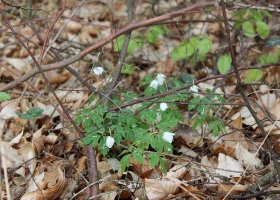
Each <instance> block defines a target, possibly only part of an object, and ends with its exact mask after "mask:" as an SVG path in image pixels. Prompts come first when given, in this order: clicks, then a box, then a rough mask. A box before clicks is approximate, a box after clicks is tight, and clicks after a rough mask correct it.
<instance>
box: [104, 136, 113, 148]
mask: <svg viewBox="0 0 280 200" xmlns="http://www.w3.org/2000/svg"><path fill="white" fill-rule="evenodd" d="M114 143H115V139H114V138H113V137H111V136H108V137H107V138H106V146H107V147H108V148H109V149H110V148H112V146H113V145H114Z"/></svg>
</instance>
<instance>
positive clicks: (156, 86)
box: [150, 80, 159, 89]
mask: <svg viewBox="0 0 280 200" xmlns="http://www.w3.org/2000/svg"><path fill="white" fill-rule="evenodd" d="M158 85H159V84H158V81H157V80H153V81H152V82H151V83H150V87H152V88H154V89H157V88H158Z"/></svg>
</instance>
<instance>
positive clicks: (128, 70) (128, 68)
mask: <svg viewBox="0 0 280 200" xmlns="http://www.w3.org/2000/svg"><path fill="white" fill-rule="evenodd" d="M134 71H135V66H134V65H133V64H124V65H123V66H122V70H121V73H122V74H133V73H134Z"/></svg>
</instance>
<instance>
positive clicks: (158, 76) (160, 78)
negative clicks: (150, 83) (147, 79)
mask: <svg viewBox="0 0 280 200" xmlns="http://www.w3.org/2000/svg"><path fill="white" fill-rule="evenodd" d="M165 77H166V76H165V75H164V74H158V75H157V76H156V80H157V81H158V85H163V83H164V79H165Z"/></svg>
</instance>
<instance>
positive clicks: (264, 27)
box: [256, 21, 269, 39]
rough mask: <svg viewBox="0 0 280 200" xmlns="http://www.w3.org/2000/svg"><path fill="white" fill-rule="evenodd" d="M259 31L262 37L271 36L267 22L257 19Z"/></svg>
mask: <svg viewBox="0 0 280 200" xmlns="http://www.w3.org/2000/svg"><path fill="white" fill-rule="evenodd" d="M256 26H257V32H258V34H259V36H260V37H261V38H262V39H265V38H267V37H268V36H269V27H268V25H267V24H266V23H264V22H262V21H256Z"/></svg>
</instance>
